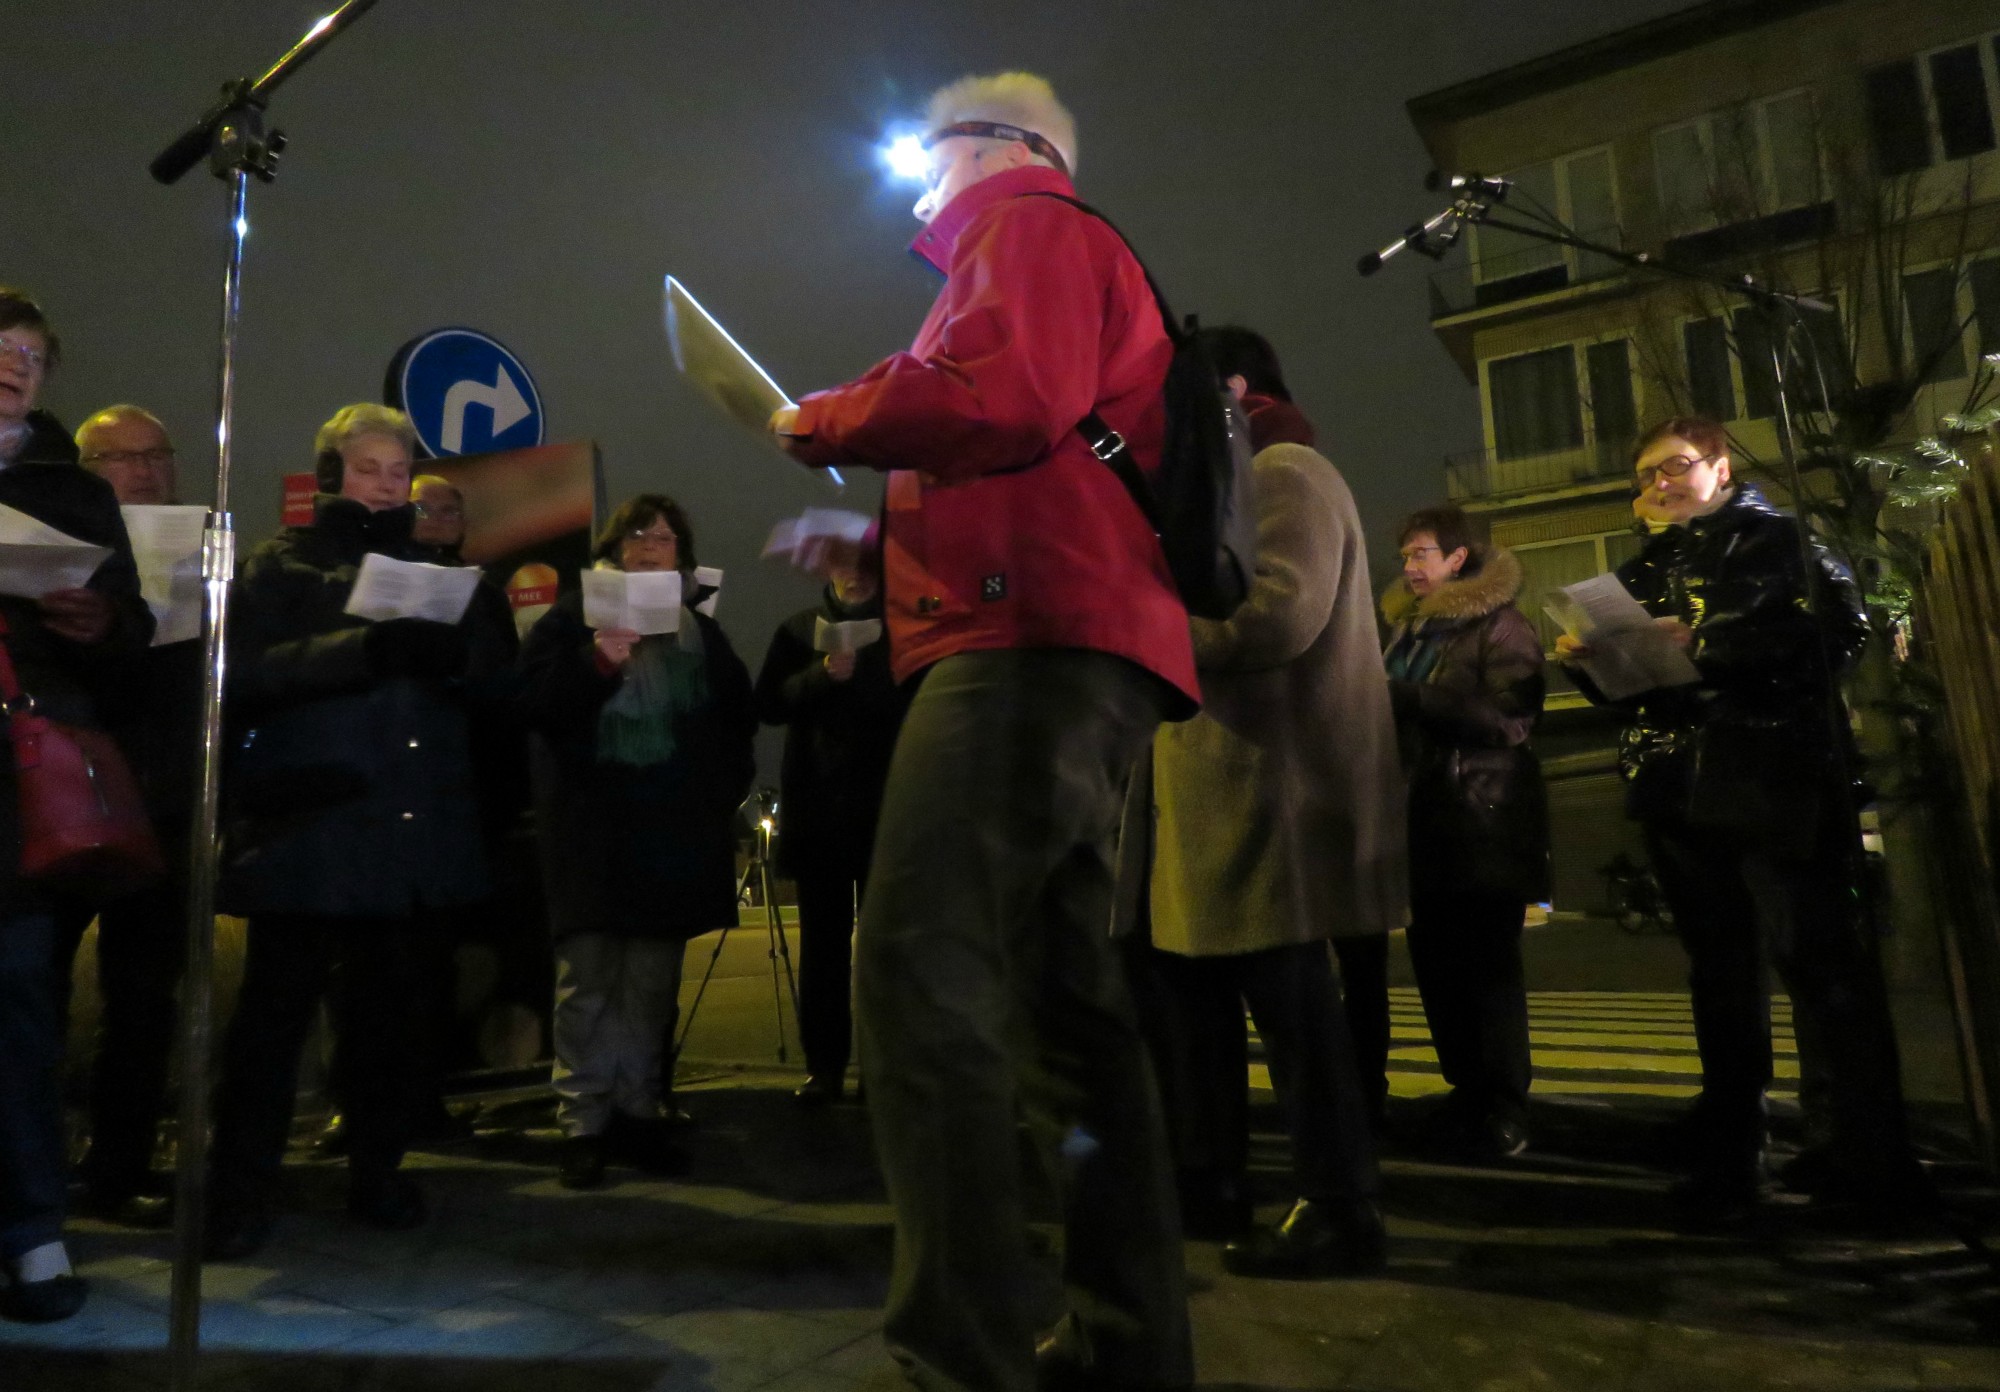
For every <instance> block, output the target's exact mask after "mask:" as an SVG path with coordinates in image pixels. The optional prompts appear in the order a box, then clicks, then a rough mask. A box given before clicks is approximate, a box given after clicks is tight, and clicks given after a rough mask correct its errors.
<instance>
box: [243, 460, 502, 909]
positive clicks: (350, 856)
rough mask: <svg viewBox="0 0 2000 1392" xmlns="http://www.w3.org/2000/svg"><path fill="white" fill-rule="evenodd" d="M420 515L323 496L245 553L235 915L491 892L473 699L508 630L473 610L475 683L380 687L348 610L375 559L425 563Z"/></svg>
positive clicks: (407, 679)
mask: <svg viewBox="0 0 2000 1392" xmlns="http://www.w3.org/2000/svg"><path fill="white" fill-rule="evenodd" d="M410 520H411V513H410V509H408V508H393V509H390V510H388V511H386V512H377V513H370V512H369V511H368V510H367V509H366V508H364V507H363V506H362V505H361V504H360V503H358V502H355V501H354V500H353V499H350V498H333V497H325V496H322V497H320V498H318V499H316V500H315V502H314V520H313V524H312V525H311V526H309V527H287V528H285V529H284V530H283V531H281V532H279V533H278V535H277V536H275V537H273V538H272V539H271V540H269V541H267V542H265V543H263V544H262V545H261V546H259V547H258V548H257V549H256V550H255V551H253V552H251V553H250V558H249V560H248V561H246V562H245V563H244V566H243V572H242V575H241V577H240V579H239V580H238V581H237V584H236V599H235V603H234V606H233V607H232V610H231V615H230V621H231V625H232V626H231V630H230V635H229V640H230V641H229V686H228V692H227V696H228V701H229V715H230V722H231V746H232V748H231V755H230V762H229V764H228V766H227V774H228V785H227V789H226V794H227V796H226V801H227V816H228V823H229V824H228V830H227V842H226V855H225V864H224V867H223V877H222V885H221V889H220V892H219V895H218V899H219V901H220V903H221V904H222V906H223V907H224V909H225V910H226V911H227V912H231V913H239V914H252V913H297V914H326V915H331V916H336V917H343V918H346V917H382V918H402V917H407V916H409V915H411V914H414V913H416V912H417V911H419V910H420V909H430V908H455V907H462V906H464V905H468V904H472V903H476V902H478V900H479V899H480V898H481V897H483V896H484V895H485V893H486V888H487V877H486V857H485V853H484V851H483V850H482V849H481V838H480V825H479V806H478V798H477V795H476V789H475V784H474V779H473V773H472V759H471V754H470V741H469V739H468V736H467V719H466V711H465V701H466V699H467V693H468V692H469V691H472V690H474V689H476V688H477V687H478V686H479V685H480V684H481V683H482V682H485V681H488V680H490V679H491V677H492V675H493V674H494V673H495V672H503V671H504V670H505V668H506V666H507V659H508V655H509V651H510V647H511V640H512V636H513V635H512V634H511V633H510V632H508V631H506V629H505V628H504V626H501V625H500V624H498V623H497V622H496V621H495V618H494V616H495V614H496V609H495V607H494V606H492V605H490V604H485V603H474V604H472V605H470V606H469V607H468V608H467V610H466V614H465V617H464V618H463V619H462V620H460V622H459V628H460V630H461V631H462V632H463V633H464V635H465V638H466V644H467V648H468V651H469V658H468V661H467V665H466V669H465V674H464V676H463V677H462V678H459V679H455V680H452V681H443V680H437V679H431V678H419V677H413V676H389V675H383V674H382V673H380V672H379V671H378V670H377V664H376V663H375V662H373V661H371V655H370V652H369V645H368V634H369V632H370V630H371V627H372V626H371V625H370V624H369V623H368V622H367V621H366V620H364V619H359V618H355V617H354V616H352V615H350V614H346V613H343V612H342V610H343V609H344V608H345V607H346V604H347V597H348V594H349V593H350V591H352V589H353V588H354V578H355V575H356V573H357V572H358V571H359V569H360V565H361V561H362V558H363V557H364V556H366V555H367V554H368V553H369V552H371V551H379V552H381V553H382V554H383V555H386V556H391V557H394V558H396V559H399V560H415V559H420V558H421V556H422V553H421V552H420V551H418V550H417V549H416V548H414V547H413V546H412V544H411V542H410V539H409V536H410Z"/></svg>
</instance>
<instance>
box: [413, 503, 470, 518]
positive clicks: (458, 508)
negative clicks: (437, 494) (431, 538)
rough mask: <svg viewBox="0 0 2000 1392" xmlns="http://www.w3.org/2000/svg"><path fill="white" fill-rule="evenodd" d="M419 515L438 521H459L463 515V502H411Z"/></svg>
mask: <svg viewBox="0 0 2000 1392" xmlns="http://www.w3.org/2000/svg"><path fill="white" fill-rule="evenodd" d="M410 506H412V507H413V508H415V509H416V512H417V516H419V517H433V518H436V519H438V520H439V521H460V520H462V519H463V518H464V517H465V504H463V503H412V504H411V505H410Z"/></svg>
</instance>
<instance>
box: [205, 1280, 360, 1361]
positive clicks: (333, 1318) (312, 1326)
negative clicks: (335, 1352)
mask: <svg viewBox="0 0 2000 1392" xmlns="http://www.w3.org/2000/svg"><path fill="white" fill-rule="evenodd" d="M389 1327H390V1325H389V1322H388V1321H387V1320H383V1319H379V1318H377V1317H376V1316H374V1315H371V1314H365V1313H363V1312H361V1311H359V1310H350V1309H347V1308H345V1307H343V1306H340V1305H334V1304H330V1303H328V1302H327V1301H324V1300H312V1299H309V1298H307V1297H304V1296H298V1295H287V1294H277V1295H267V1296H260V1297H258V1298H257V1299H254V1300H243V1301H238V1300H211V1299H207V1298H204V1299H203V1301H202V1307H201V1343H202V1348H203V1349H204V1350H209V1349H213V1350H216V1351H222V1350H227V1349H237V1350H264V1351H269V1352H284V1353H309V1352H312V1351H314V1350H317V1349H326V1348H332V1347H333V1346H335V1345H336V1344H345V1343H348V1342H350V1341H352V1340H354V1339H358V1338H361V1337H363V1336H365V1335H369V1334H374V1333H378V1332H380V1331H382V1330H384V1329H386V1328H389Z"/></svg>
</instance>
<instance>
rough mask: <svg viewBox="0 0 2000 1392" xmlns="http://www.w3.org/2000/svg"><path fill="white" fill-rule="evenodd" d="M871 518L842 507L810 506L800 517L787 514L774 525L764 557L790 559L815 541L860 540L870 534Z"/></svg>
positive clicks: (767, 558) (768, 558)
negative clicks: (844, 509) (843, 509)
mask: <svg viewBox="0 0 2000 1392" xmlns="http://www.w3.org/2000/svg"><path fill="white" fill-rule="evenodd" d="M869 525H870V524H869V520H868V518H867V517H866V516H865V515H864V514H862V513H859V512H844V511H842V510H841V509H839V508H807V509H806V510H805V511H804V512H802V513H800V514H799V515H798V516H797V517H788V518H786V519H785V520H784V521H783V522H780V523H779V524H778V525H777V526H775V527H773V528H771V536H770V539H769V540H767V541H766V542H765V543H764V559H766V560H771V559H778V560H790V559H791V558H792V557H793V556H795V555H797V554H798V552H799V549H800V548H801V547H803V546H806V545H807V544H809V543H811V542H815V541H853V542H858V541H861V540H862V539H863V538H865V537H866V536H867V535H868V528H869Z"/></svg>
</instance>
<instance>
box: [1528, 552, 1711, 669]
mask: <svg viewBox="0 0 2000 1392" xmlns="http://www.w3.org/2000/svg"><path fill="white" fill-rule="evenodd" d="M1542 607H1543V612H1544V613H1546V614H1547V615H1548V616H1549V617H1550V618H1552V619H1554V620H1555V621H1556V622H1557V623H1559V624H1561V625H1562V627H1563V632H1565V633H1567V634H1569V636H1570V637H1572V638H1574V639H1576V640H1577V641H1578V642H1579V643H1583V644H1585V645H1587V646H1588V647H1589V649H1590V655H1589V656H1588V657H1586V658H1581V659H1578V660H1577V662H1576V665H1577V666H1579V667H1581V668H1582V669H1583V671H1584V673H1585V675H1587V676H1588V677H1589V678H1590V679H1591V681H1592V682H1593V683H1595V684H1596V686H1597V689H1598V690H1599V691H1601V692H1603V693H1604V697H1605V699H1606V700H1610V701H1622V700H1624V699H1625V698H1626V697H1628V696H1637V695H1638V694H1639V693H1640V692H1642V691H1651V690H1652V689H1653V688H1655V687H1660V686H1685V685H1687V684H1688V683H1690V682H1696V681H1700V680H1701V672H1700V671H1699V670H1698V669H1697V668H1696V667H1695V665H1694V663H1693V662H1692V661H1690V660H1689V659H1688V655H1687V654H1686V653H1685V652H1683V651H1681V649H1680V648H1678V647H1676V646H1675V645H1674V640H1673V639H1672V638H1670V637H1668V636H1667V634H1666V632H1665V631H1664V630H1662V629H1661V628H1660V627H1659V626H1658V625H1656V624H1655V623H1654V622H1653V616H1652V615H1651V614H1648V613H1647V612H1646V610H1645V606H1643V605H1641V604H1640V603H1639V601H1638V600H1636V599H1634V598H1632V595H1631V593H1630V592H1629V591H1627V590H1626V588H1625V587H1624V586H1623V585H1621V584H1620V583H1619V582H1618V577H1617V576H1616V575H1610V574H1606V575H1599V576H1596V577H1595V578H1593V579H1590V580H1582V581H1579V582H1577V583H1576V584H1574V585H1565V586H1563V587H1562V589H1560V590H1558V591H1557V592H1556V593H1555V594H1554V595H1552V596H1550V597H1549V600H1548V602H1547V603H1546V604H1544V605H1543V606H1542Z"/></svg>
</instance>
